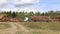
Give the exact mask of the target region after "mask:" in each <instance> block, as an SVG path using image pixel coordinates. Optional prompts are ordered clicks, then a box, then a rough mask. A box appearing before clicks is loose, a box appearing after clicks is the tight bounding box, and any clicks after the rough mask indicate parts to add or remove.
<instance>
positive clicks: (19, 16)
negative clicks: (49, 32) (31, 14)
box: [17, 12, 25, 19]
mask: <svg viewBox="0 0 60 34" xmlns="http://www.w3.org/2000/svg"><path fill="white" fill-rule="evenodd" d="M17 18H22V19H24V18H25V13H24V12H19V13H17Z"/></svg>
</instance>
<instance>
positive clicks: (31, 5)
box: [0, 0, 60, 12]
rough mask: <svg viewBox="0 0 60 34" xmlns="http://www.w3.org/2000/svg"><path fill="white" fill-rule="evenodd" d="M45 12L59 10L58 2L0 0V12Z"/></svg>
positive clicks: (57, 0) (55, 0)
mask: <svg viewBox="0 0 60 34" xmlns="http://www.w3.org/2000/svg"><path fill="white" fill-rule="evenodd" d="M10 10H11V11H18V12H19V11H27V12H30V11H33V12H37V11H40V12H47V11H50V10H54V11H57V10H60V0H0V11H10Z"/></svg>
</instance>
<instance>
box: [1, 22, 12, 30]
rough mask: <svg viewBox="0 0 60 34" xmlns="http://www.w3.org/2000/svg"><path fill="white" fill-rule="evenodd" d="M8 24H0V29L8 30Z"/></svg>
mask: <svg viewBox="0 0 60 34" xmlns="http://www.w3.org/2000/svg"><path fill="white" fill-rule="evenodd" d="M10 27H11V26H10V24H7V23H0V29H6V28H10Z"/></svg>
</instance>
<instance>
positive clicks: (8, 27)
mask: <svg viewBox="0 0 60 34" xmlns="http://www.w3.org/2000/svg"><path fill="white" fill-rule="evenodd" d="M1 29H2V30H1ZM0 34H60V22H19V23H15V22H14V23H13V22H9V23H3V22H2V23H0Z"/></svg>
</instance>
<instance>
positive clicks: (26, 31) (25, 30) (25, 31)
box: [14, 23, 29, 34]
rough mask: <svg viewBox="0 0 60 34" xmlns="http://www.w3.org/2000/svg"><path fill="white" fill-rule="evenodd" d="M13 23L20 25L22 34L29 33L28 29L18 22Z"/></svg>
mask: <svg viewBox="0 0 60 34" xmlns="http://www.w3.org/2000/svg"><path fill="white" fill-rule="evenodd" d="M14 24H15V25H17V26H18V27H20V30H21V31H24V34H28V33H29V30H28V29H26V28H25V27H24V26H23V25H21V24H18V23H14Z"/></svg>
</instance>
